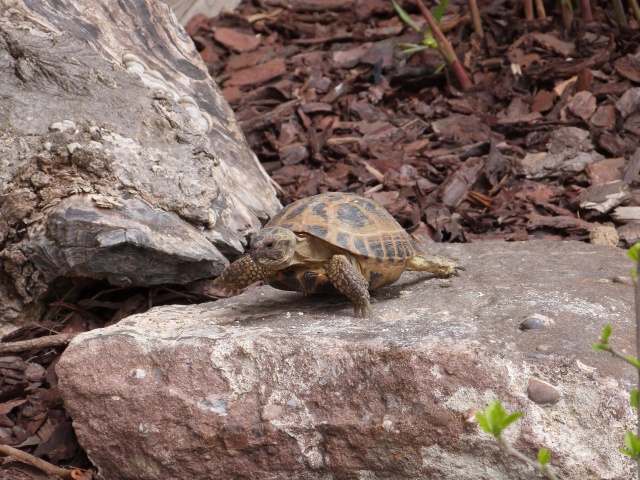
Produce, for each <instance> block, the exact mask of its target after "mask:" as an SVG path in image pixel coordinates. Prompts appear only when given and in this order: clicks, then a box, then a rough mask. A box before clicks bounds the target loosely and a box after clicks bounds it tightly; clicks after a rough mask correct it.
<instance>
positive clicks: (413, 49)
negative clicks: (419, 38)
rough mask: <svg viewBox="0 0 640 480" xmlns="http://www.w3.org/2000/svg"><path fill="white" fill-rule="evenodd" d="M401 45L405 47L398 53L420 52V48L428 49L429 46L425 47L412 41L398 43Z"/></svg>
mask: <svg viewBox="0 0 640 480" xmlns="http://www.w3.org/2000/svg"><path fill="white" fill-rule="evenodd" d="M398 45H399V46H401V47H407V48H405V49H404V50H400V53H407V54H408V53H414V52H420V51H422V50H429V49H430V48H431V47H427V46H426V45H416V44H414V43H398Z"/></svg>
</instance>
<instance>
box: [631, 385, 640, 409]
mask: <svg viewBox="0 0 640 480" xmlns="http://www.w3.org/2000/svg"><path fill="white" fill-rule="evenodd" d="M639 400H640V392H638V390H635V389H634V390H631V398H630V399H629V402H630V403H631V405H632V406H634V407H635V409H636V410H638V403H639V402H638V401H639Z"/></svg>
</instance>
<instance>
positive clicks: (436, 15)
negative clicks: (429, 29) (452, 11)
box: [433, 0, 449, 23]
mask: <svg viewBox="0 0 640 480" xmlns="http://www.w3.org/2000/svg"><path fill="white" fill-rule="evenodd" d="M447 5H449V0H442V2H441V3H440V5H438V8H436V9H435V11H434V12H433V18H435V19H436V22H438V23H440V19H441V18H442V15H444V11H445V10H446V9H447Z"/></svg>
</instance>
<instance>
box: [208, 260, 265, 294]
mask: <svg viewBox="0 0 640 480" xmlns="http://www.w3.org/2000/svg"><path fill="white" fill-rule="evenodd" d="M268 273H269V271H268V270H267V269H266V268H262V267H260V266H259V265H256V263H255V262H254V261H253V259H252V258H251V257H250V256H249V255H246V256H244V257H242V258H239V259H238V260H236V261H235V262H233V263H232V264H231V265H229V266H228V267H227V268H226V269H225V271H224V272H222V275H220V276H219V277H218V278H216V279H215V280H214V281H213V285H217V286H220V287H222V288H227V289H229V290H231V291H233V292H235V291H237V290H240V289H242V288H245V287H248V286H249V285H251V284H252V283H254V282H257V281H258V280H262V279H263V278H264V277H265V276H266V275H267V274H268Z"/></svg>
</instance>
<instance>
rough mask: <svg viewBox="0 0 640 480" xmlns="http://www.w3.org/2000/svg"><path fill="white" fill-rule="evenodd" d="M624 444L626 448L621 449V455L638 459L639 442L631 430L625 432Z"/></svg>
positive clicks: (639, 453)
mask: <svg viewBox="0 0 640 480" xmlns="http://www.w3.org/2000/svg"><path fill="white" fill-rule="evenodd" d="M624 444H625V446H626V447H627V448H626V449H625V448H621V449H620V451H621V452H622V453H624V454H625V455H628V456H630V457H633V458H638V457H640V441H639V440H638V437H637V436H636V434H635V433H633V432H632V431H631V430H627V431H626V433H625V434H624Z"/></svg>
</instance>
